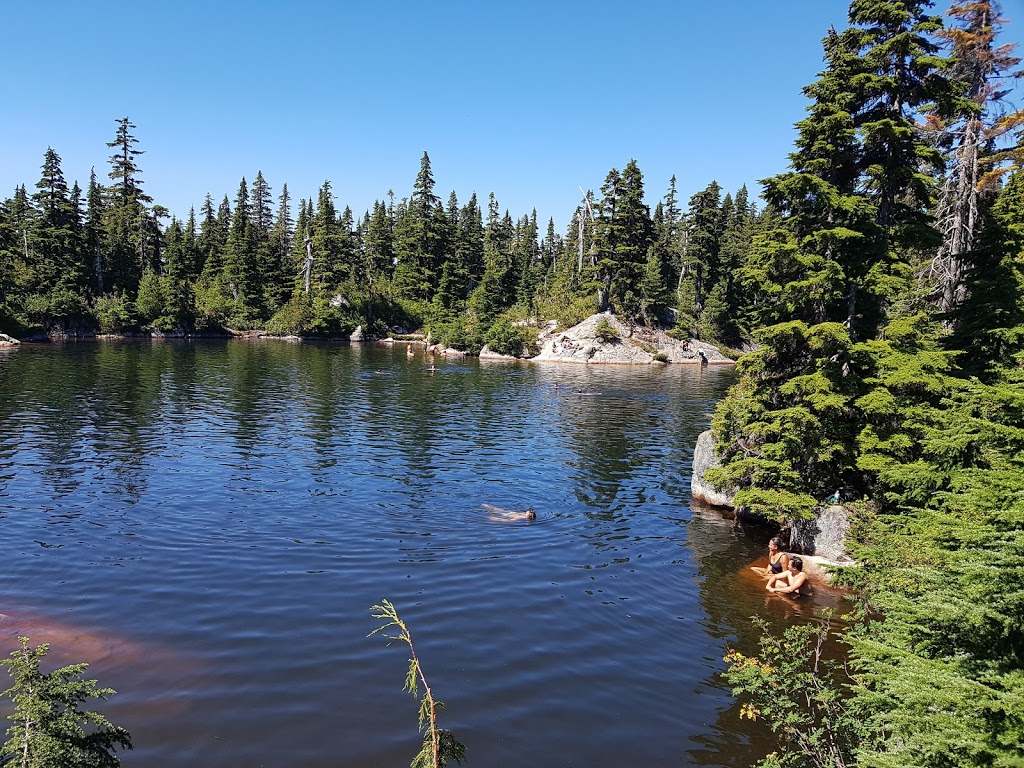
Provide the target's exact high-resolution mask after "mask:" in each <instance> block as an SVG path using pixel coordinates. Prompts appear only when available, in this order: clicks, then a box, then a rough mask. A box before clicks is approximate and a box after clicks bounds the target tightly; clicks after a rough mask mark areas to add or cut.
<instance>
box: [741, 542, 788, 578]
mask: <svg viewBox="0 0 1024 768" xmlns="http://www.w3.org/2000/svg"><path fill="white" fill-rule="evenodd" d="M788 568H789V555H787V554H786V553H785V552H783V551H782V541H781V540H780V539H779V537H778V536H776V537H775V538H774V539H772V540H771V541H769V542H768V567H767V568H761V567H760V566H756V565H753V566H751V567H750V570H752V571H757V573H759V574H761V575H762V576H763V577H764V578H766V579H768V583H769V584H770V583H771V582H772V581H773V580H774V579H775V577H777V576H780V575H782V574H783V573H785V572H786V570H787V569H788Z"/></svg>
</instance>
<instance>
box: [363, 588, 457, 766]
mask: <svg viewBox="0 0 1024 768" xmlns="http://www.w3.org/2000/svg"><path fill="white" fill-rule="evenodd" d="M370 612H371V613H372V614H373V618H375V619H377V620H378V621H383V622H384V624H382V625H381V626H379V627H377V629H375V630H373V632H371V633H370V635H369V636H371V637H372V636H373V635H376V634H377V633H384V634H385V637H387V638H388V645H391V643H395V642H398V643H405V644H406V645H408V646H409V655H410V656H411V657H412V658H411V659H409V669H408V671H407V672H406V675H405V690H407V691H408V692H409V693H411V694H412V695H413V697H414V698H417V699H420V708H419V729H420V732H421V733H422V734H423V746H422V748H421V749H420V751H419V754H417V755H416V757H414V758H413V760H412V763H411V766H412V768H444V766H446V765H448V762H449V761H451V760H454V761H455V762H456V763H458V764H459V765H461V764H462V761H463V760H465V759H466V747H465V746H464V745H463V744H461V743H460V742H459V741H457V740H456V739H455V737H454V736H453V735H452V733H451V731H448V730H445V729H443V728H440V727H438V725H437V716H438V712H439V711H440V710H441V709H442V708H443V707H444V702H442V701H440V700H439V699H436V698H434V694H433V692H432V691H431V690H430V686H429V685H428V684H427V678H426V677H425V676H424V674H423V667H422V666H421V665H420V660H419V657H418V656H417V655H416V649H415V648H414V647H413V644H412V636H411V635H410V634H409V628H408V627H407V626H406V625H405V622H404V621H402V619H401V618H400V617H399V616H398V611H397V610H396V609H395V606H394V605H392V604H391V602H390V601H388V600H382V601H381V604H380V605H375V606H373V607H372V608H371V609H370ZM389 631H391V632H393V633H394V634H387V633H388V632H389ZM421 685H422V687H423V697H422V698H420V686H421Z"/></svg>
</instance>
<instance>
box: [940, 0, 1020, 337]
mask: <svg viewBox="0 0 1024 768" xmlns="http://www.w3.org/2000/svg"><path fill="white" fill-rule="evenodd" d="M949 15H950V16H951V17H953V18H954V19H955V20H956V21H957V22H959V23H958V24H957V25H956V26H953V27H951V28H949V29H946V30H943V31H942V33H941V36H942V37H943V38H945V39H946V40H948V41H949V43H950V45H951V47H952V51H951V59H952V66H951V67H950V70H949V71H950V74H951V77H952V80H953V82H954V85H955V86H958V88H959V91H960V94H959V98H958V99H956V100H954V101H953V102H952V104H951V105H950V106H949V108H948V109H947V113H948V114H946V115H944V114H942V113H941V112H939V111H938V110H936V111H935V112H933V113H932V114H931V115H930V116H929V117H930V118H931V128H932V131H933V132H934V134H935V135H936V141H937V142H938V143H939V144H940V145H944V146H948V147H949V149H948V151H947V157H948V161H947V166H948V168H949V172H948V173H947V175H946V177H945V181H944V183H943V186H942V189H941V193H940V196H939V202H938V206H937V210H936V220H937V223H938V228H939V231H940V232H941V233H942V236H943V239H942V243H941V245H940V246H939V248H938V250H937V252H936V254H935V256H934V257H933V258H932V260H931V262H930V263H929V265H928V275H927V277H928V279H929V282H930V286H929V287H930V289H931V294H932V296H933V300H934V301H935V302H936V305H937V306H938V308H939V310H940V311H941V312H944V313H947V322H949V320H951V319H955V317H956V316H955V314H954V313H955V312H956V310H957V309H958V308H959V307H960V305H961V304H962V303H963V302H964V299H965V298H966V295H967V277H968V272H969V271H970V261H971V259H972V252H973V251H974V248H975V242H976V240H977V238H978V235H979V234H980V231H981V228H982V225H983V221H984V216H985V210H984V209H985V206H986V205H987V204H991V201H992V199H993V197H994V194H993V193H994V192H995V191H996V190H995V187H996V185H997V182H998V179H999V178H1000V177H1001V176H1002V175H1003V174H1004V173H1006V172H1007V170H1008V167H1007V166H1006V165H1005V163H1006V161H1007V160H1009V159H1011V158H1012V157H1013V156H1014V154H1015V153H1014V152H1013V151H1012V150H1011V151H1007V150H1005V149H1001V148H999V147H998V146H997V142H998V141H999V140H1000V139H1001V138H1002V137H1003V136H1005V135H1006V134H1007V133H1008V132H1010V131H1012V130H1014V129H1016V128H1018V127H1019V126H1020V125H1021V124H1022V122H1024V111H1020V110H1018V111H1011V112H1008V113H1007V111H1006V109H1005V107H1004V106H1003V105H1004V104H1005V101H1004V99H1005V97H1006V96H1007V95H1008V93H1009V91H1010V88H1009V86H1008V85H1007V79H1008V78H1009V77H1011V76H1014V74H1019V73H1014V71H1013V70H1014V68H1015V67H1016V66H1017V65H1018V64H1019V63H1020V60H1019V59H1018V58H1016V57H1014V56H1012V55H1011V51H1012V46H999V47H996V46H995V39H996V36H997V35H998V32H999V28H1000V27H1001V25H1002V24H1003V20H1002V19H1000V18H999V16H998V10H997V9H996V8H994V7H993V4H992V3H991V2H989V1H988V0H981V1H980V2H971V3H966V4H954V5H953V6H952V7H951V8H950V10H949ZM1016 154H1017V155H1019V150H1017V153H1016Z"/></svg>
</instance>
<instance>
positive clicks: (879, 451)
mask: <svg viewBox="0 0 1024 768" xmlns="http://www.w3.org/2000/svg"><path fill="white" fill-rule="evenodd" d="M931 6H932V4H931V3H930V2H927V0H900V1H897V0H853V2H852V3H851V4H850V9H849V26H848V27H847V28H845V29H843V30H841V31H838V30H834V29H833V30H830V31H828V33H827V35H826V36H825V38H824V41H823V44H824V66H823V70H822V72H820V73H819V74H818V77H817V80H815V81H814V82H813V83H812V84H811V85H809V86H807V87H806V88H805V94H806V96H807V97H808V99H809V102H810V105H809V107H808V109H807V114H806V117H805V118H804V119H803V120H802V121H800V122H799V123H798V124H797V129H798V135H797V139H796V146H795V147H794V150H793V152H792V154H791V155H790V166H789V170H788V171H786V172H784V173H781V174H779V175H777V176H773V177H771V178H769V179H765V180H763V181H762V185H763V191H762V198H763V200H764V205H763V207H761V208H760V209H758V208H756V207H755V205H754V203H753V202H752V201H751V199H750V198H749V196H748V194H747V191H746V189H740V190H738V191H736V192H735V193H734V194H726V195H724V196H723V190H722V189H721V188H720V187H719V186H718V185H717V184H715V183H714V182H712V183H710V184H709V185H708V186H707V187H706V188H705V189H703V190H701V191H699V192H697V193H696V194H694V195H692V196H691V197H690V198H689V200H688V203H687V204H686V205H685V206H684V204H683V203H682V202H681V201H680V200H679V199H678V196H677V191H676V185H675V180H674V179H672V180H670V181H669V182H668V186H667V191H666V192H665V194H664V196H663V197H662V198H661V200H660V202H659V203H658V204H657V205H656V206H655V207H654V209H653V212H652V211H651V209H650V207H649V206H648V205H647V204H646V203H645V194H646V193H645V190H644V181H643V176H642V174H641V171H640V169H639V168H638V167H637V165H636V163H635V162H629V163H628V164H626V165H625V167H624V168H623V169H622V170H621V171H619V170H612V171H610V172H609V173H608V175H607V177H606V178H605V180H604V183H603V185H602V186H601V187H600V189H599V190H598V192H597V193H588V194H587V195H586V196H585V198H584V199H583V200H582V201H581V203H580V205H579V207H578V208H577V210H576V211H575V213H574V215H573V217H572V222H571V224H570V225H569V227H568V228H567V230H566V232H565V233H563V234H559V233H556V232H555V231H554V227H553V224H551V223H549V224H548V225H547V227H546V230H545V231H544V232H543V234H542V233H541V231H540V225H539V224H538V222H537V217H536V213H532V214H529V215H524V216H521V217H519V218H513V217H512V216H510V214H509V213H508V212H507V211H503V210H502V209H501V207H500V206H499V204H498V201H497V199H496V198H495V196H494V195H493V194H492V195H490V196H489V198H488V200H487V203H486V211H484V210H483V208H482V207H481V204H480V202H479V201H478V200H477V197H476V195H475V194H473V195H471V196H470V197H469V199H468V201H467V202H466V203H464V204H460V202H459V200H458V199H457V197H456V195H455V194H454V193H452V195H451V196H450V197H449V198H448V200H447V202H442V200H441V198H440V197H438V196H437V195H436V194H435V190H434V181H433V175H432V171H431V166H430V160H429V157H428V156H427V154H426V153H425V154H424V155H423V158H422V160H421V164H420V168H419V172H418V173H417V174H416V176H415V180H414V182H413V186H412V191H411V193H410V194H409V195H408V196H407V197H405V198H401V199H399V200H395V199H394V197H393V196H390V195H389V196H388V197H387V199H384V200H380V201H378V202H376V203H375V204H374V206H373V210H372V211H367V212H365V213H364V214H362V216H361V217H357V216H356V215H355V214H353V212H352V211H351V210H350V209H349V208H347V207H346V208H344V209H342V210H341V211H340V212H339V210H338V207H337V206H336V204H335V202H334V196H333V194H332V191H331V185H330V183H329V182H325V183H324V185H323V186H322V187H321V189H320V190H319V192H318V194H317V196H316V199H306V200H300V201H299V202H298V205H297V210H296V211H295V213H294V218H293V211H292V201H291V198H290V196H289V192H288V189H287V186H286V185H282V186H281V188H280V192H279V194H278V195H277V197H276V203H275V198H274V197H273V194H272V190H271V187H270V185H269V183H268V182H267V181H266V180H265V179H264V178H263V176H262V174H260V173H257V174H256V176H255V177H254V179H253V180H252V183H251V184H249V183H248V182H247V181H246V180H245V179H243V180H242V181H241V182H240V184H239V187H238V190H237V192H236V193H235V195H234V198H233V200H232V199H229V198H228V197H227V196H225V197H224V198H223V199H222V200H221V201H220V202H219V203H216V202H215V201H214V199H213V198H212V197H211V196H209V195H208V196H207V197H206V199H205V200H204V201H203V203H202V204H201V205H200V207H199V211H198V213H196V212H195V211H194V210H193V211H192V212H190V213H189V215H188V216H187V218H185V219H184V220H179V219H177V218H173V217H170V216H169V215H168V212H167V211H166V210H165V209H164V208H162V207H161V206H159V205H157V204H155V203H154V201H152V200H151V199H150V198H149V197H148V196H147V195H146V194H145V193H144V191H143V185H142V182H141V180H140V176H141V170H140V165H139V163H140V162H141V160H140V158H141V154H142V153H141V151H140V150H139V149H137V148H136V147H137V144H138V143H139V142H138V139H137V138H136V136H135V134H134V130H135V129H136V126H135V125H133V124H132V123H131V122H130V121H129V119H128V118H124V119H121V120H118V121H117V123H116V126H117V127H116V132H115V134H114V137H113V140H112V141H111V142H110V143H109V147H110V148H111V149H112V150H113V153H112V154H111V156H110V158H109V171H108V173H107V178H108V181H109V183H107V184H101V183H100V182H99V181H98V179H97V177H96V175H95V173H94V174H93V176H92V178H90V179H89V181H88V185H87V187H86V188H85V190H82V189H81V188H80V187H79V186H78V185H77V184H72V185H71V186H70V187H69V186H68V184H67V182H66V180H65V179H64V177H63V174H62V172H61V161H60V157H59V155H58V154H57V153H56V152H55V151H53V150H49V151H47V153H46V156H45V158H44V160H43V166H42V175H41V178H40V180H39V181H38V182H37V183H36V184H35V186H34V188H33V189H34V191H32V192H30V191H29V189H28V188H27V187H26V186H19V187H18V188H17V189H15V190H14V194H13V197H11V198H10V199H7V200H5V201H4V203H3V205H2V209H0V324H2V327H3V328H4V329H6V330H9V331H14V332H15V334H19V333H32V332H50V333H59V332H62V331H63V332H76V331H89V330H99V331H103V332H112V333H118V332H127V331H133V330H146V329H149V330H153V331H160V332H184V333H192V332H216V331H220V330H222V329H225V328H232V329H246V328H265V329H267V330H268V331H270V332H275V333H282V334H308V335H318V334H320V335H338V334H342V333H346V332H349V331H351V330H352V329H354V328H355V327H356V325H363V326H364V327H365V328H367V329H369V331H370V332H371V333H373V334H376V335H384V334H386V333H387V332H389V331H392V330H396V329H403V330H414V329H420V328H422V329H425V330H429V331H430V332H431V333H432V334H433V335H434V337H435V338H436V339H438V340H439V341H441V342H443V343H445V344H449V345H451V346H455V347H458V348H461V349H466V350H470V351H474V350H479V349H480V348H481V347H482V346H483V345H484V344H491V345H492V346H493V347H495V348H497V349H500V350H507V351H514V352H520V353H523V352H527V353H528V351H529V347H530V345H531V343H532V340H535V331H533V330H531V328H530V327H529V325H524V324H522V323H517V322H515V321H519V320H526V319H528V318H534V319H537V320H541V319H549V318H555V319H558V320H560V321H561V322H563V323H572V322H574V321H576V320H579V319H582V318H583V317H584V316H586V315H589V314H591V313H592V312H594V311H601V310H605V309H610V310H612V311H613V312H615V313H616V314H618V315H620V316H622V317H624V318H627V319H629V320H631V321H635V322H640V323H647V324H662V325H665V326H669V327H671V328H672V329H673V332H674V333H676V334H679V335H680V336H682V337H685V338H689V337H696V338H700V339H704V340H712V341H715V342H717V343H719V344H721V345H723V346H724V347H728V348H731V349H735V350H749V351H748V353H747V354H745V355H744V356H743V357H742V358H741V359H740V361H739V366H738V371H739V373H738V381H737V383H736V385H735V386H734V387H733V388H732V389H731V391H730V393H729V394H728V396H727V397H726V398H725V399H724V400H723V401H722V403H721V404H720V405H719V407H718V409H717V411H716V413H715V416H714V420H713V425H712V426H713V429H714V432H715V435H716V439H717V446H718V451H719V453H720V454H721V456H722V458H723V466H722V467H721V468H720V469H719V470H717V472H712V473H709V479H711V480H712V481H713V482H716V483H718V484H719V485H720V486H721V487H724V488H733V489H737V493H736V502H737V504H738V505H739V506H740V507H742V508H744V509H746V510H749V511H751V512H754V513H759V514H762V515H765V516H768V517H770V518H773V519H777V520H780V521H782V520H791V519H794V518H799V517H803V516H807V515H810V514H813V511H814V509H815V508H816V506H817V505H818V504H820V503H821V501H822V500H824V499H826V498H827V497H829V496H830V495H832V494H833V493H834V492H835V490H836V489H841V493H842V496H843V497H844V498H845V499H849V500H850V501H849V506H850V508H851V511H852V513H853V515H854V527H853V529H852V533H851V535H852V540H851V542H850V545H851V548H852V550H853V552H854V555H855V556H856V558H857V559H858V561H859V562H860V563H861V564H862V567H860V568H857V569H851V570H850V571H849V572H847V573H845V574H844V575H843V576H842V578H843V579H844V580H845V581H846V583H847V584H849V585H850V586H851V587H853V588H855V589H854V592H855V594H856V595H857V596H858V600H859V603H858V605H859V610H858V613H857V614H856V618H855V619H854V620H852V621H850V622H847V623H844V625H843V629H842V631H841V632H838V633H837V632H833V631H825V632H824V633H823V634H821V633H819V635H817V636H812V635H808V634H807V633H804V634H802V635H801V634H799V633H797V634H793V635H790V636H787V637H786V638H776V639H770V638H769V639H766V643H765V646H764V648H763V649H762V655H761V656H760V657H741V656H738V655H732V656H731V660H732V665H733V666H732V669H731V671H730V673H729V675H730V679H731V680H732V681H733V682H734V684H735V685H736V687H737V691H738V692H740V693H741V694H742V695H743V696H745V697H748V701H749V705H748V706H747V707H746V708H745V709H744V712H745V714H747V715H748V716H751V717H756V718H764V719H766V720H767V721H768V722H769V724H770V725H771V726H772V727H773V728H774V729H775V730H776V732H777V733H778V735H779V738H780V749H779V751H778V752H776V753H774V754H772V755H770V756H768V757H767V758H766V759H765V761H764V763H763V764H764V765H771V766H776V765H787V766H790V765H800V766H803V765H808V766H810V765H814V766H844V765H854V764H856V765H861V766H879V767H881V766H907V765H915V766H1020V765H1022V764H1024V664H1022V661H1024V466H1022V465H1024V171H1021V170H1018V162H1019V160H1020V158H1021V157H1022V156H1024V148H1022V146H1021V129H1022V127H1024V113H1022V112H1020V111H1017V110H1016V109H1014V108H1013V107H1011V106H1009V105H1008V103H1007V101H1006V97H1007V96H1008V94H1009V93H1010V90H1011V84H1012V82H1013V79H1014V78H1016V77H1017V76H1018V65H1019V61H1018V59H1017V58H1016V57H1015V56H1014V55H1013V50H1012V46H1008V45H1005V44H1003V43H1002V42H1001V41H1000V39H999V36H1000V32H1001V30H1002V27H1003V24H1004V21H1003V20H1002V19H1001V18H1000V17H999V9H998V8H997V7H996V3H995V2H991V1H989V0H986V1H981V2H963V3H956V4H954V5H953V6H952V7H951V8H949V9H948V13H947V14H946V15H945V17H943V16H939V15H934V14H932V13H931V10H932V9H931ZM531 337H532V338H531ZM824 626H826V627H827V625H824ZM837 635H838V641H839V642H840V643H842V644H843V646H844V648H845V652H844V655H845V658H847V659H848V663H847V664H846V665H826V664H824V663H823V662H822V658H823V655H822V654H823V651H822V644H823V643H831V642H835V641H836V639H837ZM825 655H826V656H827V654H825ZM804 660H806V661H807V662H808V663H809V664H812V665H814V666H813V667H812V668H813V669H814V670H815V671H819V670H820V671H821V674H817V675H815V676H812V677H807V676H806V673H807V669H808V667H805V666H802V663H803V662H804ZM826 669H829V670H830V673H829V674H828V675H826V674H825V670H826Z"/></svg>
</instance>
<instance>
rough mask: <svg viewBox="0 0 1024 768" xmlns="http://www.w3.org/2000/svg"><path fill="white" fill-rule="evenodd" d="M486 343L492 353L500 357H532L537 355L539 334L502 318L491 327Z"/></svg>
mask: <svg viewBox="0 0 1024 768" xmlns="http://www.w3.org/2000/svg"><path fill="white" fill-rule="evenodd" d="M485 341H486V342H487V346H488V347H490V348H491V351H492V352H497V353H498V354H499V355H512V356H514V357H532V356H533V355H535V354H537V332H536V331H534V330H533V329H531V328H524V327H521V326H517V325H514V324H513V323H512V322H511V321H510V320H508V319H507V318H501V319H499V320H498V321H496V322H495V323H494V325H492V326H491V329H490V330H489V331H488V332H487V335H486V337H485Z"/></svg>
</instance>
